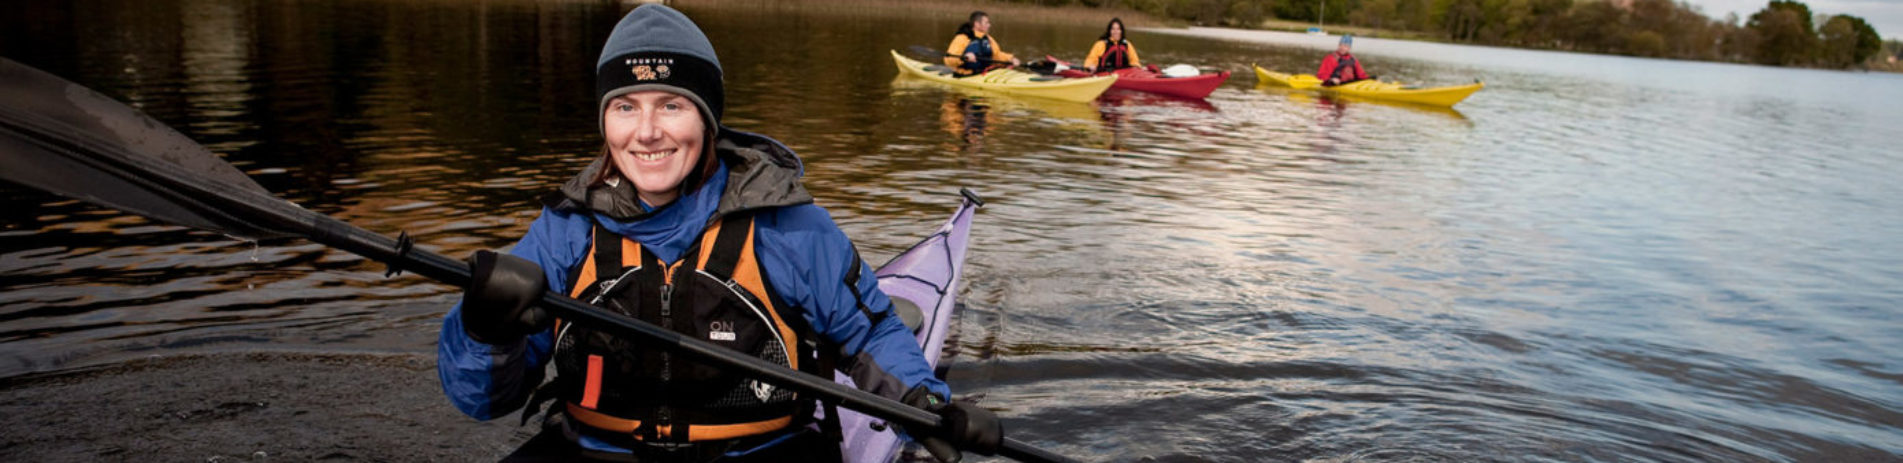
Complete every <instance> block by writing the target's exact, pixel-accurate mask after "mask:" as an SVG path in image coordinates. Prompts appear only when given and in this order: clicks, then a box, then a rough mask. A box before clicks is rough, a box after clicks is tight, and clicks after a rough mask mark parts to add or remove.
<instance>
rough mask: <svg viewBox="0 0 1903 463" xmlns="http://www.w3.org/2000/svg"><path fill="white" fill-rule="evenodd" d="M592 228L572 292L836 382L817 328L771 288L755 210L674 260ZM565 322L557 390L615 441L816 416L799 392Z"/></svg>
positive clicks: (754, 432) (779, 425) (699, 437)
mask: <svg viewBox="0 0 1903 463" xmlns="http://www.w3.org/2000/svg"><path fill="white" fill-rule="evenodd" d="M593 233H594V235H593V242H594V244H593V250H592V252H591V253H590V254H589V255H588V257H587V258H586V260H585V261H584V262H583V263H582V265H581V266H580V267H578V268H577V274H576V275H575V278H572V279H571V280H570V281H574V282H575V285H574V286H573V289H572V290H571V293H570V295H571V296H573V297H575V298H576V299H578V300H581V301H584V302H588V303H590V304H592V305H595V306H598V307H602V308H605V309H608V310H612V311H614V312H617V313H620V314H624V315H628V316H631V317H635V318H638V319H640V320H643V321H647V322H649V323H653V324H656V325H659V326H661V327H664V328H667V329H669V330H672V331H674V332H677V333H680V334H682V335H686V336H689V337H693V338H696V339H699V340H702V341H707V342H711V343H714V344H716V345H720V346H723V347H727V348H730V349H734V350H735V351H739V352H742V353H745V354H748V355H752V356H755V357H756V358H759V359H761V360H765V361H767V362H768V363H773V364H776V365H781V366H785V367H788V368H794V369H798V370H801V371H804V372H807V373H811V374H815V375H821V376H822V377H827V378H830V372H827V371H826V370H829V369H830V368H831V365H825V364H830V363H832V362H830V361H821V359H820V358H819V355H818V354H817V353H818V352H820V351H821V348H820V347H819V345H820V344H819V342H818V336H816V335H814V334H813V333H814V332H813V330H812V329H811V327H809V326H807V324H806V321H805V319H804V318H802V317H801V315H800V314H799V313H797V310H794V309H792V308H790V307H789V306H788V305H787V304H785V303H784V302H783V301H781V300H779V297H778V296H777V295H776V294H775V293H773V292H772V291H770V286H769V285H768V283H767V277H766V275H765V274H764V273H763V272H762V271H761V268H760V265H759V262H758V261H757V259H756V257H755V254H754V226H753V220H752V217H751V215H750V214H747V213H736V214H731V215H728V216H726V217H724V218H722V219H721V220H719V221H718V222H715V223H714V224H713V225H711V226H710V227H709V228H708V229H707V231H706V232H704V233H703V234H702V235H701V237H700V238H699V240H698V241H697V242H696V244H695V245H693V246H692V247H690V248H689V250H688V251H687V252H686V253H684V254H682V256H681V258H680V259H679V260H677V261H675V262H672V263H666V262H661V261H660V259H659V258H658V257H656V256H654V254H652V253H651V252H649V251H648V250H647V249H645V248H643V247H642V246H641V245H640V244H639V243H636V242H634V241H632V240H629V239H627V238H623V237H621V236H618V235H615V234H614V233H613V232H610V231H608V230H607V229H605V228H602V227H601V226H599V225H597V226H596V227H595V230H594V232H593ZM555 330H556V331H555V332H556V340H555V355H554V358H553V360H554V362H555V365H556V374H557V376H556V380H555V383H554V384H553V385H552V386H553V387H555V388H557V390H556V394H558V396H559V397H560V398H561V399H562V400H563V401H564V402H565V405H566V412H567V414H568V416H569V417H570V418H572V419H573V420H574V421H577V422H579V423H580V424H582V425H585V426H582V427H581V429H582V430H583V432H584V433H587V434H590V435H595V436H597V437H605V438H609V439H610V441H611V442H612V441H622V442H626V441H627V440H629V439H632V440H634V441H647V442H657V441H659V442H697V441H717V440H727V439H737V438H742V437H749V436H759V435H762V434H766V433H770V432H774V431H778V430H782V429H788V428H790V427H793V426H800V425H804V424H805V423H807V422H808V421H806V420H811V419H812V418H811V417H813V416H814V410H813V408H812V407H813V404H814V401H813V400H811V399H804V400H803V399H801V398H800V397H798V395H797V394H795V393H794V392H793V391H791V390H787V389H782V388H778V387H775V386H773V385H771V384H767V383H764V382H760V381H758V380H754V379H751V378H747V377H745V376H742V375H739V374H736V373H732V372H728V371H725V370H724V369H720V368H715V367H711V366H707V365H703V364H700V363H697V362H692V361H689V360H687V359H685V358H682V357H680V356H677V355H673V354H671V353H669V352H667V351H665V350H660V349H654V348H648V347H646V346H642V345H640V344H638V343H635V342H632V341H628V340H623V339H619V338H616V337H614V336H612V335H609V334H607V333H604V332H600V331H596V330H592V329H589V328H588V327H586V326H583V325H582V324H574V323H562V322H560V321H558V322H557V324H556V326H555ZM829 359H830V357H829ZM828 412H829V413H828V416H829V417H830V416H831V413H830V412H831V411H830V410H828ZM829 421H830V420H829ZM829 424H830V423H829Z"/></svg>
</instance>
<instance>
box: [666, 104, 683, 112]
mask: <svg viewBox="0 0 1903 463" xmlns="http://www.w3.org/2000/svg"><path fill="white" fill-rule="evenodd" d="M661 109H666V110H668V111H680V110H681V104H680V103H667V104H664V105H661Z"/></svg>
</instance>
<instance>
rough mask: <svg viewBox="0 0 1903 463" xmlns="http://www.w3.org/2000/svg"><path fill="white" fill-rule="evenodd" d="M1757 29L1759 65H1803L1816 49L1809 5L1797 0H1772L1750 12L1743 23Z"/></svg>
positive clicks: (1809, 59) (1808, 60) (1810, 58)
mask: <svg viewBox="0 0 1903 463" xmlns="http://www.w3.org/2000/svg"><path fill="white" fill-rule="evenodd" d="M1745 27H1749V28H1751V29H1753V30H1755V31H1757V36H1758V49H1757V56H1756V58H1757V61H1758V62H1759V63H1763V64H1772V65H1780V66H1793V65H1801V64H1807V63H1809V62H1810V61H1811V60H1812V53H1813V50H1815V49H1816V48H1817V35H1816V34H1815V33H1813V32H1812V29H1811V14H1810V7H1809V6H1805V5H1804V4H1803V3H1800V2H1797V1H1794V0H1793V1H1784V0H1772V1H1771V4H1770V5H1768V6H1765V7H1764V9H1763V10H1758V12H1757V13H1753V14H1752V15H1751V21H1750V22H1748V23H1746V24H1745Z"/></svg>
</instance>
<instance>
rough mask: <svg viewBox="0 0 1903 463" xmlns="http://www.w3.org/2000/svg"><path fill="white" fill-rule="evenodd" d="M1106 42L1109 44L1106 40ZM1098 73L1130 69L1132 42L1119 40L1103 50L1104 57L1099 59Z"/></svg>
mask: <svg viewBox="0 0 1903 463" xmlns="http://www.w3.org/2000/svg"><path fill="white" fill-rule="evenodd" d="M1106 42H1108V41H1107V40H1106ZM1098 61H1099V63H1098V64H1097V71H1098V72H1102V71H1108V70H1115V69H1123V68H1127V67H1130V42H1129V41H1128V40H1118V41H1117V42H1116V43H1112V44H1110V45H1109V46H1107V47H1104V49H1103V57H1102V58H1098Z"/></svg>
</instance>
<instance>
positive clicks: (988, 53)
mask: <svg viewBox="0 0 1903 463" xmlns="http://www.w3.org/2000/svg"><path fill="white" fill-rule="evenodd" d="M945 54H946V55H950V56H946V57H945V65H946V66H951V67H952V69H953V70H954V72H956V73H958V75H959V76H969V75H973V74H982V73H984V72H985V70H987V69H990V68H991V66H992V65H995V64H998V63H1004V62H1010V63H1011V65H1012V66H1017V65H1020V64H1023V63H1020V62H1018V58H1017V57H1016V56H1011V54H1010V53H1005V52H1004V51H1003V50H1002V49H1000V48H998V40H997V39H995V38H992V37H991V15H987V14H985V12H983V11H973V12H971V17H970V19H969V20H967V21H965V23H964V24H960V25H958V32H957V33H956V34H953V35H952V40H951V46H949V47H945Z"/></svg>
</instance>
